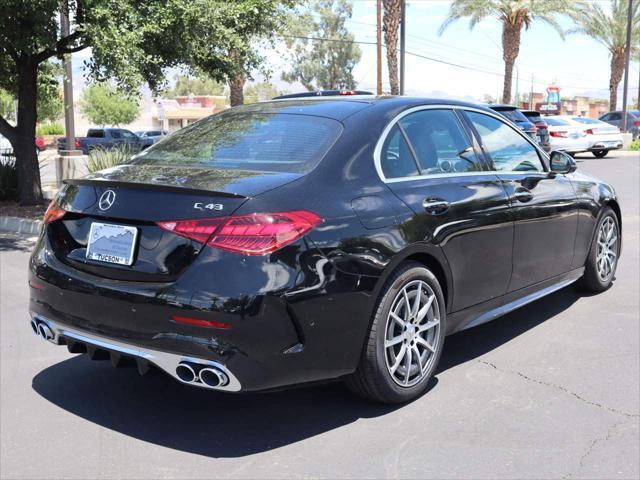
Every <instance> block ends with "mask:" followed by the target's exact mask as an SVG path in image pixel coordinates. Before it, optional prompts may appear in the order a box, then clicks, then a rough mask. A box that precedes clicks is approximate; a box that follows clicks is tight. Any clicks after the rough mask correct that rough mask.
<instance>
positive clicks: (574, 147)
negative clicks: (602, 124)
mask: <svg viewBox="0 0 640 480" xmlns="http://www.w3.org/2000/svg"><path fill="white" fill-rule="evenodd" d="M544 121H545V122H547V125H549V142H550V143H551V150H562V151H565V152H567V153H569V154H571V155H574V154H576V153H580V152H587V151H589V145H590V144H589V139H588V138H587V134H586V132H585V130H586V128H585V127H584V125H582V124H577V125H576V124H574V123H572V122H569V121H568V120H565V119H563V118H558V117H557V116H551V117H544Z"/></svg>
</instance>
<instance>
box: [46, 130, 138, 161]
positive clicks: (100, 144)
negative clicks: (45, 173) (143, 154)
mask: <svg viewBox="0 0 640 480" xmlns="http://www.w3.org/2000/svg"><path fill="white" fill-rule="evenodd" d="M66 145H67V139H66V137H60V138H58V151H60V150H64V149H65V148H66ZM120 145H127V146H129V147H130V148H131V149H132V150H134V151H136V150H141V149H142V147H143V142H142V140H141V139H140V137H138V136H137V135H136V134H135V133H133V132H131V131H129V130H126V129H124V128H90V129H89V130H88V131H87V136H86V137H76V149H77V150H82V153H84V154H85V155H88V154H89V152H91V150H93V149H95V148H105V149H107V150H108V149H111V148H114V147H117V146H120Z"/></svg>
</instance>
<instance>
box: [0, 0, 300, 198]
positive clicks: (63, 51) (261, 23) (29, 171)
mask: <svg viewBox="0 0 640 480" xmlns="http://www.w3.org/2000/svg"><path fill="white" fill-rule="evenodd" d="M67 2H68V6H69V10H70V17H71V24H72V25H71V27H72V28H71V33H70V34H69V35H67V36H62V34H61V32H60V24H59V21H58V19H59V9H60V7H61V5H64V6H66V5H67ZM291 3H292V0H234V1H228V0H170V1H167V0H145V1H144V2H140V1H138V0H62V1H61V0H0V12H2V15H1V16H0V87H1V88H4V89H6V90H8V91H10V92H15V93H16V96H17V98H18V118H17V122H16V125H15V126H13V125H11V124H10V123H9V122H7V120H6V119H5V118H4V117H0V133H1V134H2V135H4V136H5V137H7V138H8V139H9V141H10V142H11V144H12V146H13V148H14V151H15V152H16V165H17V169H18V182H19V190H20V194H19V197H20V203H21V204H24V205H28V204H34V203H38V202H41V201H42V192H41V189H40V172H39V165H38V159H37V156H36V154H35V149H34V148H33V137H34V135H35V126H36V120H37V95H38V77H39V73H40V71H41V66H42V64H43V63H45V62H47V61H48V60H49V59H52V58H56V57H57V58H60V57H62V56H64V55H68V54H71V53H73V52H78V51H80V50H83V49H86V48H89V47H91V51H92V57H91V58H90V59H89V60H88V61H86V62H85V68H86V71H87V73H88V75H89V76H90V77H91V78H92V79H94V80H97V81H105V80H108V79H114V80H115V81H116V83H117V84H118V86H120V87H121V88H124V89H127V90H128V91H130V92H137V91H138V89H139V87H140V86H141V85H142V84H143V83H144V82H146V83H148V84H149V86H150V87H151V89H152V90H154V91H157V90H158V89H159V88H161V87H162V86H163V83H164V80H165V77H164V74H165V72H166V70H167V69H168V68H171V67H186V68H187V69H190V70H191V71H192V72H193V71H195V70H196V69H199V70H201V71H206V72H207V73H208V74H209V75H210V76H211V77H212V78H214V79H216V80H223V79H224V78H225V77H226V76H227V75H228V74H229V73H230V72H234V71H235V67H234V65H233V62H232V60H231V59H230V58H229V51H230V50H232V49H233V50H234V51H236V52H239V54H240V55H241V56H242V57H243V58H245V59H246V65H249V66H251V65H255V64H256V63H257V62H258V61H259V59H258V58H257V57H256V55H255V54H254V53H253V52H252V50H251V48H250V40H251V38H252V36H253V35H256V34H258V35H262V34H266V33H268V32H272V31H273V30H274V29H275V28H276V27H277V26H279V22H280V19H281V18H282V14H283V11H282V10H283V7H288V6H290V4H291Z"/></svg>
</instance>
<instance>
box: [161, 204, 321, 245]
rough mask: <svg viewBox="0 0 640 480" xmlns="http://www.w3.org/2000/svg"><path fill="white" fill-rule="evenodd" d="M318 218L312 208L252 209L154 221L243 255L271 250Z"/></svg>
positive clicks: (194, 238) (306, 230)
mask: <svg viewBox="0 0 640 480" xmlns="http://www.w3.org/2000/svg"><path fill="white" fill-rule="evenodd" d="M320 222H322V219H321V218H320V217H319V216H318V215H316V214H315V213H313V212H308V211H305V210H298V211H294V212H278V213H254V214H251V215H239V216H233V217H221V218H207V219H198V220H176V221H165V222H158V226H160V227H161V228H164V229H165V230H169V231H171V232H173V233H175V234H177V235H181V236H183V237H186V238H189V239H191V240H195V241H197V242H199V243H203V244H204V243H206V244H207V245H209V246H210V247H214V248H221V249H223V250H229V251H232V252H236V253H243V254H246V255H265V254H267V253H271V252H275V251H276V250H279V249H280V248H282V247H284V246H286V245H289V244H290V243H292V242H294V241H296V240H297V239H298V238H300V237H302V236H304V235H305V234H306V233H307V232H309V231H310V230H311V229H313V228H314V227H315V226H316V225H318V224H319V223H320Z"/></svg>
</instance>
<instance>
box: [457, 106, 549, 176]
mask: <svg viewBox="0 0 640 480" xmlns="http://www.w3.org/2000/svg"><path fill="white" fill-rule="evenodd" d="M466 113H467V116H468V117H469V119H470V120H471V122H472V123H473V126H474V127H475V129H476V130H477V131H478V133H479V134H480V138H481V140H482V145H483V147H484V149H485V151H486V153H488V154H489V156H490V157H491V159H492V160H493V164H494V166H495V169H496V170H497V171H501V172H543V171H544V167H543V165H542V162H541V161H540V157H539V156H538V152H537V150H536V149H535V147H534V146H533V145H531V144H530V143H529V142H528V141H526V140H525V139H524V138H523V137H522V135H520V134H519V133H518V132H516V131H515V130H514V129H513V128H511V127H510V126H509V125H507V124H506V123H504V122H502V121H500V120H498V119H497V118H494V117H490V116H489V115H485V114H482V113H477V112H470V111H467V112H466Z"/></svg>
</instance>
